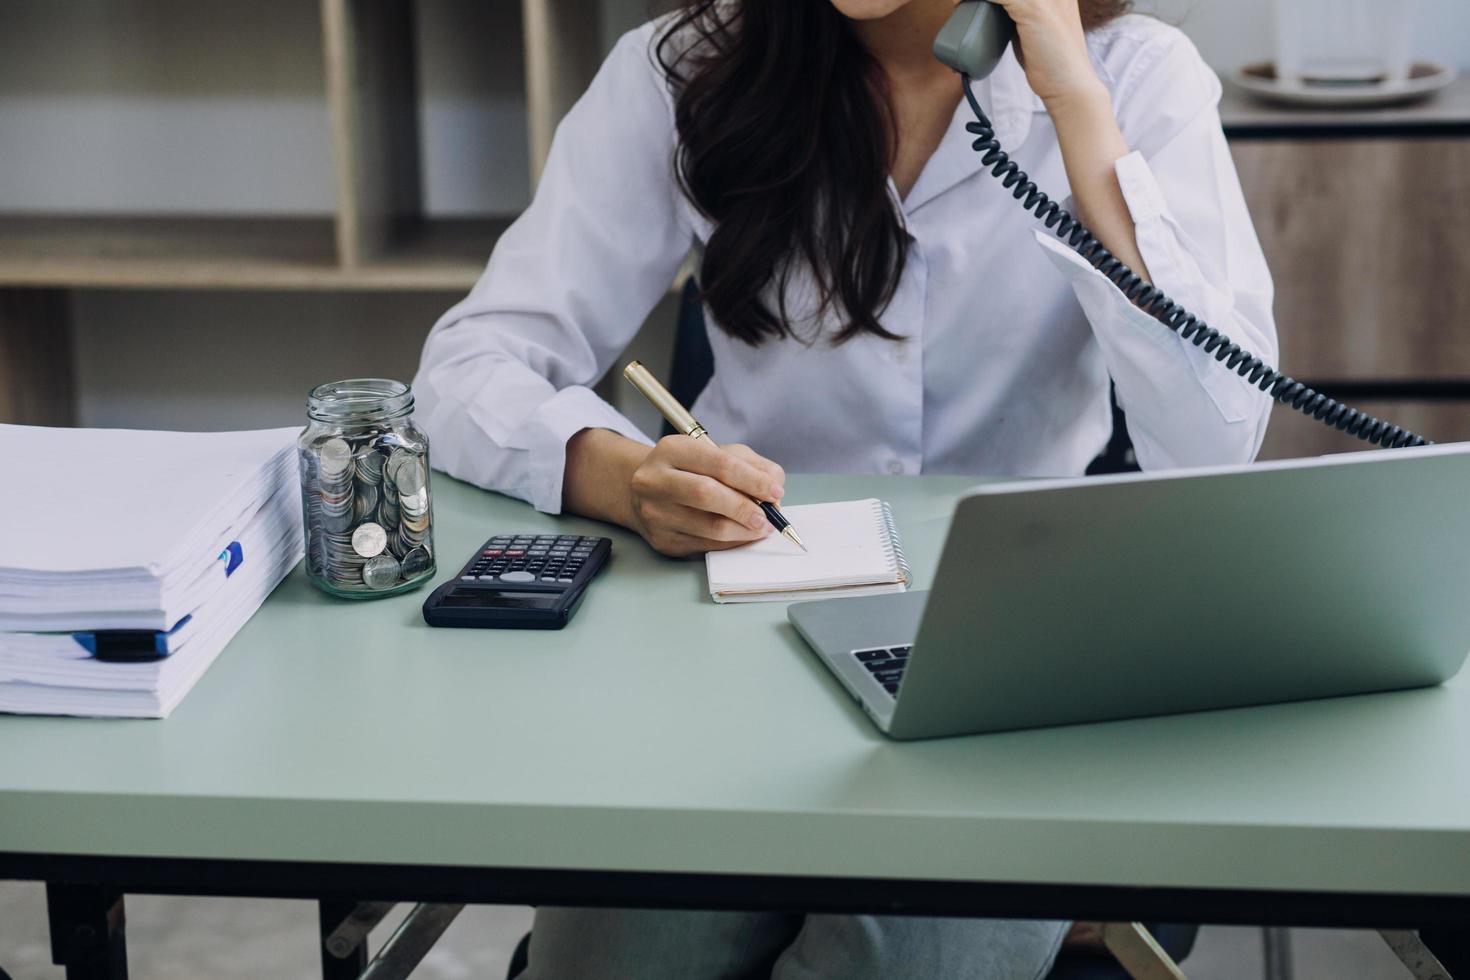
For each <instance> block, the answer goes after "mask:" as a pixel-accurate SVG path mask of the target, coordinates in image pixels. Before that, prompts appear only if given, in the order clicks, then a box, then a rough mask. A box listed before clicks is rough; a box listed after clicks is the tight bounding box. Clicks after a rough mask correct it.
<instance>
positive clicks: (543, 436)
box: [526, 385, 653, 514]
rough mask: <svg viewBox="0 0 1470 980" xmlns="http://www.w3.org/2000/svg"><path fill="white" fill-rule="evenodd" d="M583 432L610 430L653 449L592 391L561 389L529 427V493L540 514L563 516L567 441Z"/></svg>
mask: <svg viewBox="0 0 1470 980" xmlns="http://www.w3.org/2000/svg"><path fill="white" fill-rule="evenodd" d="M583 429H610V430H612V431H613V432H616V433H618V435H621V436H626V437H627V438H629V439H632V440H633V441H634V442H640V443H643V444H644V445H646V446H651V445H653V440H652V439H650V438H648V436H647V435H645V434H644V433H643V431H642V430H641V429H639V428H638V427H637V426H636V425H634V424H633V423H632V422H630V421H629V420H628V418H627V417H626V416H625V415H623V414H622V413H621V412H619V411H618V410H617V409H615V408H613V407H612V406H611V405H609V404H608V403H607V402H605V401H603V400H602V399H601V398H599V397H598V396H597V395H596V393H594V392H593V391H592V389H591V388H585V387H582V386H581V385H572V386H571V387H567V388H563V389H561V390H560V391H558V392H557V393H556V394H555V395H553V396H552V397H550V398H548V399H547V400H546V401H544V402H542V403H541V404H540V405H539V406H537V408H536V411H535V412H534V413H533V414H532V416H531V418H530V420H529V422H528V424H527V426H526V436H527V445H526V448H527V449H528V450H529V452H530V460H529V462H530V466H529V474H528V475H529V477H530V487H529V490H530V496H531V503H532V505H534V506H535V508H536V509H537V510H539V511H543V512H544V513H547V514H560V513H561V503H562V480H563V477H564V476H565V474H566V467H567V441H568V440H570V439H571V438H572V436H574V435H576V434H577V433H578V432H581V431H582V430H583Z"/></svg>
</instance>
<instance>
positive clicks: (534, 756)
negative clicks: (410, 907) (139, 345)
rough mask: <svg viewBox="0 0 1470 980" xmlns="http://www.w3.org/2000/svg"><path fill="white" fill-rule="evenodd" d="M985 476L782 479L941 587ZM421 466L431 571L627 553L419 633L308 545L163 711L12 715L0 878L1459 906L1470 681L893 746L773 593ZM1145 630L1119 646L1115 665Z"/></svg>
mask: <svg viewBox="0 0 1470 980" xmlns="http://www.w3.org/2000/svg"><path fill="white" fill-rule="evenodd" d="M968 482H970V481H967V480H965V479H963V478H939V477H929V478H835V477H806V478H793V479H792V480H791V483H790V485H789V486H790V491H791V493H790V498H789V499H790V500H791V502H793V503H799V502H802V501H815V500H824V499H838V498H852V497H861V496H869V495H872V496H882V497H884V498H886V499H888V500H889V501H891V502H892V504H893V509H894V512H895V515H896V518H897V520H898V524H899V527H900V530H901V532H902V534H903V537H904V541H905V544H906V546H907V550H908V551H909V554H910V557H911V560H912V563H913V566H914V570H915V573H916V575H917V579H918V582H917V585H918V587H920V588H927V587H928V585H929V584H930V583H929V580H930V576H931V573H932V571H933V569H934V567H935V564H936V562H937V559H938V556H939V549H940V547H941V544H942V541H943V538H944V533H945V529H946V526H947V524H948V520H949V514H950V510H951V507H952V503H953V500H954V498H955V496H956V495H957V494H958V493H959V492H960V491H961V490H962V489H963V488H964V487H965V486H966V485H967V484H968ZM434 489H435V494H436V496H435V504H436V517H437V529H436V541H437V543H438V546H439V554H440V556H441V558H442V561H443V562H444V564H443V566H442V567H441V569H440V571H441V579H443V578H447V577H448V576H449V575H452V574H453V573H454V572H455V571H456V570H457V569H458V567H459V564H460V563H461V562H462V561H463V559H465V558H466V557H467V556H468V552H469V549H470V548H472V547H473V546H475V545H477V544H479V543H480V542H481V541H482V540H484V539H485V538H486V537H488V536H489V535H490V534H491V533H492V532H495V531H504V530H519V529H528V530H541V529H546V530H550V529H552V528H561V529H572V530H578V531H600V532H602V533H610V534H611V535H612V537H613V538H614V542H615V543H614V554H613V561H612V565H611V566H610V568H609V569H608V570H607V571H606V572H605V573H604V574H603V576H602V578H601V579H600V580H599V581H597V582H596V583H594V585H593V586H592V589H591V591H590V592H589V594H588V596H587V599H586V601H585V603H584V605H583V606H582V608H581V610H580V612H579V613H578V614H577V616H576V618H575V619H574V620H573V622H572V624H571V625H570V626H569V627H568V628H567V629H566V630H564V631H561V632H544V633H543V632H500V631H459V630H430V629H429V628H428V627H426V626H424V625H423V622H422V620H421V618H420V615H419V605H420V603H421V602H422V601H423V598H424V596H425V595H427V591H428V590H427V589H425V590H424V591H421V592H418V593H414V594H410V595H407V596H402V597H397V598H393V599H387V600H383V601H379V602H370V603H352V602H344V601H338V600H333V599H330V598H328V597H326V596H324V595H322V594H320V593H318V592H317V591H315V590H314V589H313V588H312V587H311V586H310V585H309V584H308V583H307V582H306V580H305V578H304V577H303V576H302V574H301V573H300V571H299V570H298V571H297V572H296V573H294V574H293V575H292V576H291V577H290V578H289V579H288V580H287V581H286V582H285V583H284V584H283V585H282V586H281V587H280V588H279V589H278V590H277V591H276V593H275V594H274V595H273V596H272V597H271V599H270V600H269V601H268V602H267V603H266V605H265V607H264V608H263V609H262V610H261V611H260V612H259V613H258V614H257V615H256V617H255V618H254V619H253V620H252V621H251V622H250V623H249V624H248V625H247V626H246V628H245V629H244V631H243V632H241V633H240V635H239V636H238V637H237V638H236V639H235V641H234V642H233V643H232V644H231V646H230V647H229V648H228V649H227V650H226V651H225V653H224V654H223V655H222V656H221V658H220V659H219V661H218V662H217V663H216V664H215V666H214V667H213V668H212V669H211V670H210V671H209V673H208V674H207V675H206V676H205V677H204V678H203V680H202V681H201V682H200V683H199V685H198V686H197V687H196V688H195V690H194V691H193V693H191V694H190V695H189V696H188V698H186V699H185V701H184V703H183V704H182V705H181V706H180V707H179V709H178V710H177V711H176V712H175V713H174V715H173V717H172V718H170V719H168V720H167V721H162V722H158V721H95V720H71V719H46V718H15V717H0V877H19V878H37V879H45V880H50V881H53V882H71V883H74V884H77V885H81V886H96V887H100V888H103V889H104V890H105V889H111V890H112V891H114V892H117V893H119V894H120V893H121V892H125V891H135V892H152V891H158V892H178V893H185V894H194V893H199V894H204V893H222V894H253V895H294V896H309V897H315V898H326V899H331V900H334V901H336V900H341V901H350V900H354V899H384V900H386V899H395V900H436V901H467V900H468V901H481V902H529V903H556V902H562V903H573V902H580V903H614V904H642V905H654V906H706V907H748V908H757V907H769V908H827V909H834V910H836V909H852V910H857V909H864V910H880V909H893V910H905V911H915V912H934V913H951V914H1009V915H1056V916H1071V917H1079V918H1099V919H1121V920H1132V919H1144V918H1154V919H1163V920H1184V921H1245V922H1255V923H1260V922H1266V921H1281V922H1296V923H1324V924H1350V923H1352V924H1362V925H1372V926H1390V925H1396V924H1402V925H1411V926H1420V925H1426V924H1429V923H1430V922H1433V921H1454V920H1461V921H1463V920H1465V919H1470V684H1467V680H1470V678H1467V677H1464V676H1461V677H1459V678H1457V679H1456V680H1454V681H1453V682H1451V683H1450V684H1449V685H1447V686H1446V687H1443V688H1436V689H1431V690H1424V691H1414V692H1405V693H1396V694H1383V695H1376V696H1371V697H1358V698H1345V699H1337V700H1332V701H1320V702H1314V703H1306V704H1297V705H1286V706H1276V707H1268V708H1256V709H1246V710H1237V711H1228V712H1217V713H1211V714H1200V715H1193V716H1182V717H1174V718H1159V719H1150V720H1140V721H1131V722H1121V723H1112V724H1106V725H1092V726H1083V727H1074V728H1066V729H1052V730H1042V731H1034V732H1022V733H1011V734H1002V735H991V736H982V737H974V738H960V739H949V740H942V741H933V742H919V743H906V744H899V743H893V742H889V741H887V740H886V739H884V738H883V737H882V736H881V735H879V734H878V732H877V731H876V730H875V729H874V728H872V727H871V726H870V725H869V723H868V722H867V721H866V720H865V718H864V717H863V715H862V714H861V713H860V712H859V710H858V709H857V707H856V705H855V704H853V702H852V701H851V700H849V699H848V697H847V696H846V695H845V694H843V693H842V692H841V689H840V688H839V687H838V685H837V684H836V683H835V682H834V681H833V680H832V679H831V678H830V677H829V676H828V674H827V672H826V670H825V669H824V668H823V667H822V666H821V665H820V664H819V663H818V662H817V661H816V659H815V658H814V657H813V656H811V655H810V654H809V652H808V651H807V649H806V648H805V646H804V645H803V644H802V642H801V641H800V639H799V638H798V637H797V636H796V635H795V634H794V633H793V632H792V630H791V629H790V628H789V627H788V626H787V624H786V619H785V608H784V606H782V605H780V604H758V605H745V606H723V607H717V606H715V605H714V604H713V603H711V602H710V600H709V598H708V596H707V594H706V592H705V580H704V567H703V563H702V562H698V561H671V560H667V559H663V558H660V557H658V556H656V555H654V554H652V553H651V552H650V551H649V550H648V549H647V548H646V547H644V546H643V545H642V544H641V542H639V541H638V540H637V539H635V538H634V537H633V536H632V535H630V534H627V533H624V532H621V531H609V530H608V529H607V528H605V527H603V526H600V525H597V524H595V523H593V522H590V521H585V520H579V519H566V520H556V519H553V518H550V517H546V516H544V515H540V514H537V513H534V512H533V511H532V510H531V509H530V508H529V507H527V506H525V505H523V504H520V503H518V502H515V501H511V500H509V499H505V498H502V497H498V496H495V495H492V494H488V493H483V492H481V491H478V490H474V489H472V488H469V487H467V486H464V485H462V484H459V483H456V482H454V481H452V480H449V479H447V478H444V477H442V476H437V475H436V477H435V487H434ZM1263 560H1269V558H1268V557H1266V556H1264V555H1263ZM1344 601H1350V598H1349V597H1344ZM981 640H982V638H977V648H978V646H979V644H980V642H981ZM1123 642H1127V641H1126V638H1124V637H1099V638H1098V650H1097V655H1098V656H1107V652H1108V648H1109V646H1110V645H1112V644H1117V643H1123ZM1188 642H1189V638H1188V637H1187V636H1181V637H1180V643H1181V644H1185V643H1188ZM1242 642H1248V631H1245V632H1243V635H1242ZM1138 682H1139V683H1140V684H1146V683H1148V678H1147V677H1140V678H1139V679H1138ZM78 975H82V974H78ZM88 975H90V974H88ZM98 975H102V974H98Z"/></svg>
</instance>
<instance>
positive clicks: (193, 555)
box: [0, 425, 302, 717]
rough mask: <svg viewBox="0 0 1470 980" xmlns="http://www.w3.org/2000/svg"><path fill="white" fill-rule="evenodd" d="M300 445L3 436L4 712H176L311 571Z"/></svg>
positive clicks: (95, 435) (49, 433)
mask: <svg viewBox="0 0 1470 980" xmlns="http://www.w3.org/2000/svg"><path fill="white" fill-rule="evenodd" d="M295 436H296V432H295V430H293V429H272V430H266V431H260V432H225V433H191V432H136V431H128V430H117V429H114V430H106V429H44V428H32V427H27V426H7V425H0V460H5V461H7V462H8V463H9V464H13V465H7V467H6V469H7V472H6V473H5V474H4V475H3V476H0V513H3V514H4V515H6V525H7V527H6V533H5V534H4V535H0V711H11V712H24V713H29V714H77V715H109V716H134V717H163V716H166V715H167V714H168V713H169V712H170V711H171V710H173V707H174V706H175V705H176V704H178V702H179V701H180V700H181V699H182V698H183V696H184V695H185V694H187V693H188V691H189V689H190V688H191V687H193V685H194V682H195V681H197V680H198V679H199V677H200V676H201V675H202V674H203V673H204V671H205V670H206V669H207V668H208V667H209V665H210V664H211V663H213V662H214V659H215V657H216V656H218V655H219V652H220V651H221V650H222V649H223V648H224V646H225V644H226V643H228V642H229V640H230V638H231V637H233V636H234V635H235V633H236V632H237V631H238V630H239V629H240V627H241V626H243V625H244V624H245V621H246V620H248V619H249V618H250V616H251V615H252V614H253V613H254V612H255V610H256V609H258V608H259V607H260V604H261V603H262V602H263V601H264V600H265V597H266V596H267V595H269V594H270V592H271V590H272V589H274V588H275V586H276V585H277V584H278V583H279V582H280V581H281V579H282V578H284V577H285V575H286V573H287V572H289V571H290V570H291V568H292V567H293V566H294V565H295V564H296V562H297V561H298V560H299V559H300V557H301V551H302V538H301V505H300V498H299V490H298V488H297V481H296V474H295V462H294V455H295V454H294V446H295ZM123 631H127V632H123ZM119 642H126V643H127V644H128V646H129V648H130V649H135V648H137V647H138V646H139V645H140V644H142V645H144V646H147V647H149V648H150V649H152V650H154V651H156V656H155V657H154V658H153V659H146V660H143V661H140V662H129V663H114V662H104V661H103V660H99V659H96V658H95V657H94V656H93V652H94V650H96V649H97V647H98V645H99V644H100V645H102V646H103V647H104V648H108V649H111V648H113V647H114V645H115V644H117V643H119Z"/></svg>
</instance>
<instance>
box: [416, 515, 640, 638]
mask: <svg viewBox="0 0 1470 980" xmlns="http://www.w3.org/2000/svg"><path fill="white" fill-rule="evenodd" d="M611 555H612V541H611V540H610V539H608V538H595V537H589V536H587V535H583V534H497V535H496V536H495V537H493V538H491V539H490V540H488V541H486V542H485V543H484V544H482V545H481V546H480V547H479V548H477V549H476V550H475V553H474V555H473V556H472V557H471V558H470V560H469V561H468V562H467V563H466V564H465V566H464V568H462V569H460V571H459V574H458V575H456V576H455V577H454V578H453V579H452V580H451V581H448V582H446V583H444V584H443V585H441V586H439V587H438V588H437V589H435V590H434V592H433V594H432V595H430V596H429V598H428V599H426V600H424V622H426V623H428V624H429V625H430V626H467V627H472V628H474V627H478V628H481V629H531V630H559V629H561V628H562V627H563V626H565V625H566V624H567V623H568V622H569V621H570V620H571V618H572V613H574V612H576V611H577V606H578V605H580V604H581V602H582V596H584V595H585V594H586V593H587V585H588V583H590V582H591V581H592V577H593V576H594V575H596V574H597V573H598V572H600V571H602V566H604V565H606V564H607V560H608V558H609V557H611Z"/></svg>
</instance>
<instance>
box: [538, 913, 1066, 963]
mask: <svg viewBox="0 0 1470 980" xmlns="http://www.w3.org/2000/svg"><path fill="white" fill-rule="evenodd" d="M1067 925H1068V923H1065V922H1034V921H1023V920H1008V919H933V918H909V917H901V916H868V915H806V916H802V915H779V914H775V913H745V912H663V911H641V910H633V909H559V908H542V909H540V910H538V911H537V913H536V925H535V928H534V929H533V930H532V932H531V961H530V965H529V966H528V967H527V968H526V971H525V972H524V973H522V974H521V977H520V980H767V978H769V980H949V978H963V980H1040V978H1042V977H1045V976H1046V974H1047V972H1048V971H1049V970H1050V969H1051V965H1052V961H1053V960H1055V959H1056V955H1057V949H1058V948H1059V947H1060V946H1061V943H1062V939H1063V937H1064V936H1065V935H1066V932H1067Z"/></svg>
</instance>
